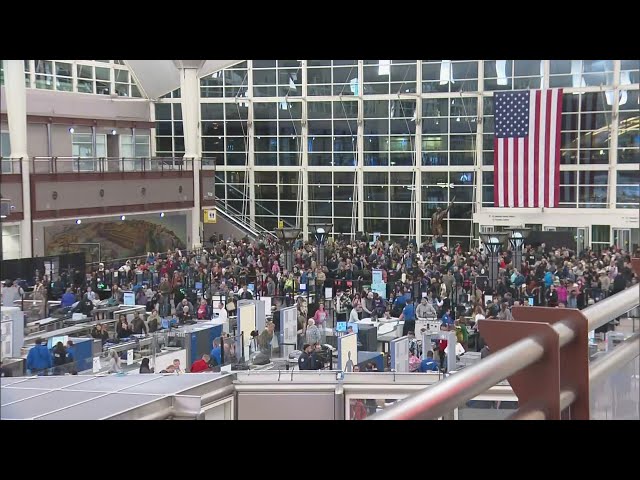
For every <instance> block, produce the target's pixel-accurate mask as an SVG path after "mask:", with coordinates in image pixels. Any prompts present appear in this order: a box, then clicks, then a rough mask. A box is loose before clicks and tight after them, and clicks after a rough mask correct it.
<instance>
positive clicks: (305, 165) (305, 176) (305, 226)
mask: <svg viewBox="0 0 640 480" xmlns="http://www.w3.org/2000/svg"><path fill="white" fill-rule="evenodd" d="M301 62H302V63H301V68H300V70H301V73H302V136H301V139H300V141H301V142H302V158H301V164H300V166H301V169H300V174H301V177H302V181H301V182H300V183H302V224H301V227H302V238H303V239H304V241H305V242H306V241H307V240H309V140H308V139H309V124H308V120H309V116H308V113H307V106H308V104H307V61H306V60H302V61H301ZM334 188H335V186H334ZM320 248H321V247H320V246H318V258H320ZM322 248H324V247H322ZM323 251H324V250H323ZM320 265H322V263H321V264H320Z"/></svg>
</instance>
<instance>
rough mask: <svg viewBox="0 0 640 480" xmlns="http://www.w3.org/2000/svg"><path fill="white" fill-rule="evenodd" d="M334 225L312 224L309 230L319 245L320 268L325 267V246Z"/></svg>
mask: <svg viewBox="0 0 640 480" xmlns="http://www.w3.org/2000/svg"><path fill="white" fill-rule="evenodd" d="M332 228H333V225H332V224H331V223H310V224H309V229H310V230H311V233H313V236H314V237H315V239H316V243H317V244H318V266H319V267H323V266H324V244H325V242H326V241H327V238H328V237H329V234H330V233H331V229H332Z"/></svg>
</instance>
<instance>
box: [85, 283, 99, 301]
mask: <svg viewBox="0 0 640 480" xmlns="http://www.w3.org/2000/svg"><path fill="white" fill-rule="evenodd" d="M84 296H85V298H86V299H87V300H90V301H92V302H95V301H96V292H94V291H93V290H91V287H87V293H85V294H84Z"/></svg>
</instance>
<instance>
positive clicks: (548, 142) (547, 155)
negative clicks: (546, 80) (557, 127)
mask: <svg viewBox="0 0 640 480" xmlns="http://www.w3.org/2000/svg"><path fill="white" fill-rule="evenodd" d="M552 98H553V91H550V92H549V93H548V94H547V109H546V112H545V113H546V115H547V118H545V121H544V130H545V139H546V141H545V142H544V151H545V155H544V158H545V162H544V183H543V185H544V193H543V194H542V198H543V199H544V206H545V207H550V206H551V205H549V200H550V198H549V197H550V195H549V193H550V192H551V188H552V185H549V181H550V180H551V175H550V173H551V161H550V160H551V157H550V153H551V152H550V149H551V138H550V137H551V99H552Z"/></svg>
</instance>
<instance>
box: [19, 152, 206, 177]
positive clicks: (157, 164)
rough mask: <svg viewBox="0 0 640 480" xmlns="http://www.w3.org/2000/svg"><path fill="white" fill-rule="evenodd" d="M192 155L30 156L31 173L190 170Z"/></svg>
mask: <svg viewBox="0 0 640 480" xmlns="http://www.w3.org/2000/svg"><path fill="white" fill-rule="evenodd" d="M193 164H194V158H192V157H79V156H75V157H64V156H63V157H56V156H44V157H31V170H32V173H36V174H37V173H49V174H58V173H61V174H65V173H80V172H82V173H106V172H147V171H152V172H164V171H165V170H168V171H176V170H177V171H191V170H193Z"/></svg>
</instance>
